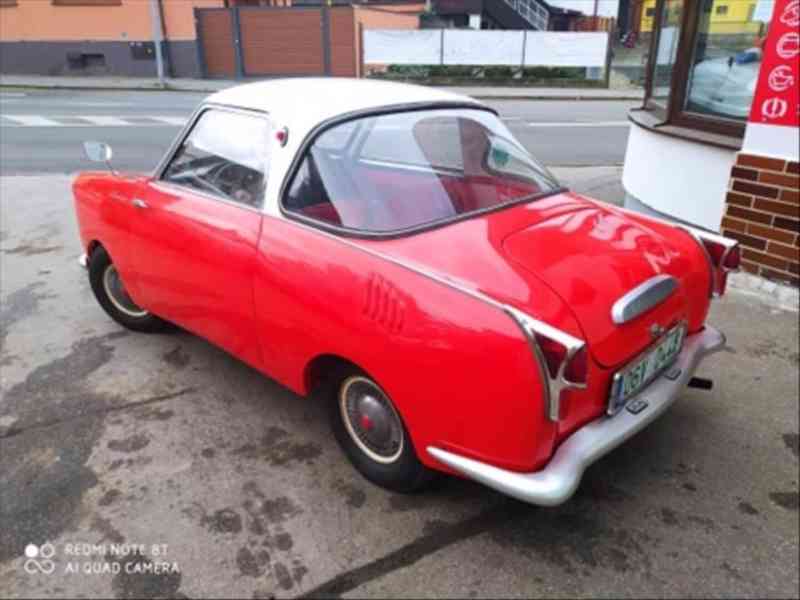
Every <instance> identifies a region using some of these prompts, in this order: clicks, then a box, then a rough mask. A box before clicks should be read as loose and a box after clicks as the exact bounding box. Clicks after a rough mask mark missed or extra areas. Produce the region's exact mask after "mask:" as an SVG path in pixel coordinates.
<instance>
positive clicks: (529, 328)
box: [265, 215, 586, 421]
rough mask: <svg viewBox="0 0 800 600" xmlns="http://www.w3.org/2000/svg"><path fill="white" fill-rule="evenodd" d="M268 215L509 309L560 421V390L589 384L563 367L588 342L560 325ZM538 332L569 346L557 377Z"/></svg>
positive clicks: (551, 414) (550, 410) (345, 240)
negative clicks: (571, 378)
mask: <svg viewBox="0 0 800 600" xmlns="http://www.w3.org/2000/svg"><path fill="white" fill-rule="evenodd" d="M265 216H266V217H270V218H273V219H283V220H284V221H286V222H289V223H292V224H294V225H296V226H297V227H302V228H303V229H306V230H308V231H313V232H315V233H317V234H319V235H322V236H325V237H327V238H330V239H334V240H336V241H338V242H339V243H341V244H344V245H346V246H349V247H351V248H354V249H356V250H359V251H361V252H364V253H366V254H369V255H370V256H374V257H375V258H380V259H382V260H385V261H388V262H390V263H392V264H394V265H397V266H398V267H401V268H403V269H406V270H408V271H412V272H414V273H417V274H418V275H421V276H423V277H427V278H428V279H430V280H432V281H435V282H437V283H439V284H441V285H445V286H448V287H450V288H453V289H455V290H457V291H459V292H462V293H464V294H466V295H467V296H471V297H472V298H475V299H476V300H479V301H481V302H485V303H486V304H489V305H490V306H492V307H494V308H496V309H498V310H500V311H503V312H504V313H506V314H507V315H508V316H509V317H510V318H511V320H512V321H514V323H516V324H517V326H518V327H519V328H520V329H521V330H522V333H523V335H524V336H525V339H526V340H527V341H528V345H529V346H530V348H531V353H532V354H533V358H534V360H535V361H536V367H537V369H538V370H539V373H540V375H541V377H542V381H543V382H547V385H545V394H546V397H545V410H546V412H547V416H548V418H549V419H550V420H552V421H558V418H559V410H560V406H559V405H560V400H561V392H562V391H563V390H566V389H585V387H586V385H585V384H578V383H575V382H571V381H568V380H567V379H566V378H565V377H564V370H565V369H566V366H567V365H568V364H569V361H570V360H571V359H572V357H573V356H575V354H577V353H578V352H579V351H580V350H581V348H583V346H584V345H585V342H584V341H583V340H579V339H577V338H574V337H572V336H571V335H569V334H568V333H565V332H563V331H561V330H560V329H556V328H555V327H553V326H552V325H548V324H547V323H544V322H543V321H539V320H537V319H534V318H533V317H531V316H530V315H527V314H525V313H524V312H522V311H521V310H518V309H516V308H514V307H513V306H509V305H507V304H503V303H502V302H498V301H497V300H495V299H494V298H491V297H489V296H487V295H486V294H484V293H482V292H479V291H477V290H474V289H471V288H468V287H465V286H463V285H460V284H458V283H456V282H454V281H451V280H450V279H447V278H445V277H441V276H440V275H437V274H436V273H433V272H431V271H430V270H428V269H425V268H423V267H420V266H419V265H416V264H414V263H411V262H407V261H404V260H400V259H398V258H395V257H393V256H390V255H388V254H384V253H383V252H378V251H376V250H373V249H372V248H367V247H364V246H361V245H360V244H357V243H355V242H353V241H351V240H350V239H348V238H343V237H340V236H338V235H334V234H332V233H328V232H327V231H325V230H323V229H319V228H317V227H313V226H311V225H307V224H305V223H303V222H301V221H295V220H294V219H288V218H286V216H285V215H282V216H280V217H277V216H272V215H265ZM535 333H538V334H539V335H543V336H544V337H546V338H549V339H551V340H553V341H555V342H558V343H559V344H561V345H562V346H564V347H565V348H566V349H567V356H566V358H565V359H564V361H563V362H562V364H561V366H560V370H559V372H558V373H557V375H556V377H555V378H553V377H551V376H550V371H549V370H548V368H547V362H546V361H545V359H544V355H543V354H542V350H541V348H540V347H539V343H538V342H537V341H536V337H535V335H534V334H535Z"/></svg>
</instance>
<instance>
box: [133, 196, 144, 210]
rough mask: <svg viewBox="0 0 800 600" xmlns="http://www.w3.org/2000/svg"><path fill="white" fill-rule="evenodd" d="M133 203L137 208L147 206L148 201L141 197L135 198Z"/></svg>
mask: <svg viewBox="0 0 800 600" xmlns="http://www.w3.org/2000/svg"><path fill="white" fill-rule="evenodd" d="M133 205H134V206H135V207H136V208H147V202H145V201H144V200H141V199H139V198H134V199H133Z"/></svg>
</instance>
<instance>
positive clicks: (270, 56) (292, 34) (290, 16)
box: [195, 6, 358, 78]
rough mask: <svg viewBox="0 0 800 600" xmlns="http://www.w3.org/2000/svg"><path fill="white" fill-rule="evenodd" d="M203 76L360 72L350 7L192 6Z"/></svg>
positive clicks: (347, 74)
mask: <svg viewBox="0 0 800 600" xmlns="http://www.w3.org/2000/svg"><path fill="white" fill-rule="evenodd" d="M195 22H196V24H197V38H198V42H199V43H198V48H199V54H200V57H199V58H200V65H201V68H202V72H203V76H204V77H221V78H232V77H237V78H241V77H276V76H297V75H334V76H340V77H354V76H356V75H358V66H357V65H358V60H357V55H356V32H357V27H356V24H355V14H354V11H353V9H352V7H349V6H341V7H321V8H306V7H302V8H301V7H298V8H279V7H256V6H253V7H249V6H243V7H236V8H198V9H195Z"/></svg>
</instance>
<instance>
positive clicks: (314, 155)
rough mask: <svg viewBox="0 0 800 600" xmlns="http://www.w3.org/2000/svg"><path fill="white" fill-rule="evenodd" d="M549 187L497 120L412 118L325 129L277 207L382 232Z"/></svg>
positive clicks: (454, 112) (467, 114) (457, 114)
mask: <svg viewBox="0 0 800 600" xmlns="http://www.w3.org/2000/svg"><path fill="white" fill-rule="evenodd" d="M557 188H558V184H557V182H556V180H555V179H554V178H553V176H552V175H550V174H549V173H548V172H547V171H546V170H545V169H544V168H543V167H542V166H541V165H539V164H538V163H537V162H536V161H535V160H534V159H533V158H532V157H531V156H530V155H529V154H528V152H527V151H526V150H525V149H524V148H523V147H522V146H521V145H520V144H519V143H518V142H517V141H516V140H515V139H514V138H513V136H512V135H511V133H510V132H509V131H508V129H507V128H506V127H505V125H503V123H502V122H501V121H500V120H499V119H498V118H497V116H496V115H494V114H492V113H490V112H488V111H485V110H477V109H435V110H417V111H408V112H398V113H390V114H385V115H378V116H372V117H364V118H361V119H354V120H349V121H346V122H344V123H341V124H339V125H335V126H333V127H331V128H329V129H327V130H325V131H324V132H323V133H321V134H320V135H319V136H318V137H317V138H316V139H315V140H314V142H313V144H312V145H311V146H310V147H309V149H308V151H307V152H306V155H305V157H304V158H303V160H302V162H301V164H300V166H299V168H298V170H297V172H296V173H295V175H294V178H293V180H292V183H291V185H290V186H289V189H288V193H287V194H286V197H285V198H284V208H285V209H286V210H288V211H290V212H294V213H296V214H299V215H302V216H304V217H307V218H311V219H315V220H317V221H320V222H322V223H326V224H329V225H335V226H338V227H345V228H348V229H354V230H358V231H364V232H371V233H387V232H393V231H401V230H405V229H410V228H415V227H419V226H422V225H428V224H432V223H436V222H442V221H447V220H450V219H453V218H456V217H459V216H462V215H469V214H470V213H476V212H480V211H484V210H489V209H492V208H497V207H499V206H503V205H505V204H509V203H513V202H519V201H523V200H526V199H532V198H535V197H537V196H540V195H543V194H547V193H549V192H552V191H554V190H556V189H557Z"/></svg>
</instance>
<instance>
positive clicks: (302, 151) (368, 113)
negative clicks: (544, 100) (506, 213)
mask: <svg viewBox="0 0 800 600" xmlns="http://www.w3.org/2000/svg"><path fill="white" fill-rule="evenodd" d="M459 108H462V109H472V110H483V111H486V112H489V113H492V114H493V115H495V116H497V117H498V118H499V116H500V114H499V113H498V111H497V110H496V109H494V108H492V107H490V106H486V105H482V104H473V103H472V102H468V101H463V102H461V101H452V102H450V101H427V102H406V103H403V104H388V105H386V106H381V107H377V108H368V109H359V110H355V111H351V112H347V113H343V114H341V115H337V116H335V117H332V118H330V119H326V120H324V121H322V122H320V123H318V124H317V125H316V126H314V127H313V128H312V129H311V130H310V131H309V132H308V133H307V134H306V136H305V137H304V138H303V142H302V143H301V144H300V146H299V147H298V149H297V152H296V153H295V155H294V157H293V158H292V162H291V163H290V165H289V168H288V169H287V170H286V174H285V175H284V178H283V181H282V182H281V187H280V188H279V192H278V210H279V212H280V214H281V216H282V217H284V218H285V219H287V220H289V221H294V222H298V223H302V224H304V225H306V226H309V227H311V228H313V229H317V230H321V231H324V232H326V233H330V234H334V235H337V236H341V237H345V238H356V239H368V240H391V239H396V238H401V237H407V236H409V235H414V234H417V233H422V232H425V231H430V230H432V229H439V228H440V227H445V226H447V225H451V224H452V223H458V222H460V221H466V220H468V219H472V218H475V217H480V216H483V215H486V214H489V213H493V212H497V211H500V210H505V209H506V208H510V207H512V206H516V205H520V204H527V203H529V202H533V201H535V200H539V199H541V198H545V197H547V196H554V195H556V194H561V193H564V192H567V191H569V190H568V189H567V188H566V187H564V186H562V185H560V182H556V183H559V185H558V187H556V188H554V189H553V190H550V191H547V192H542V193H541V194H536V195H533V196H524V197H522V198H519V199H517V200H511V201H509V202H504V203H502V204H498V205H496V206H490V207H488V208H484V209H481V210H477V211H472V212H469V213H463V214H460V215H455V216H453V217H450V218H448V219H440V220H438V221H430V222H427V223H421V224H420V225H415V226H413V227H405V228H403V229H394V230H391V231H365V230H362V229H353V228H352V227H343V226H341V225H335V224H333V223H325V222H324V221H320V220H319V219H314V218H312V217H307V216H305V215H302V214H300V213H298V212H295V211H292V210H289V209H287V208H286V207H285V206H284V201H285V200H286V196H287V194H288V193H289V189H290V188H291V185H292V183H293V182H294V178H295V175H296V174H297V171H299V170H300V166H301V165H302V163H303V161H304V160H305V158H306V156H307V155H308V151H309V149H310V148H311V145H312V144H313V143H314V142H315V141H316V139H317V138H318V137H319V136H320V135H322V134H323V133H324V132H325V131H327V130H328V129H330V128H331V127H335V126H336V125H341V124H342V123H347V122H349V121H353V120H356V119H362V118H367V117H376V116H381V115H385V114H392V113H399V112H413V111H421V110H447V109H459Z"/></svg>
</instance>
